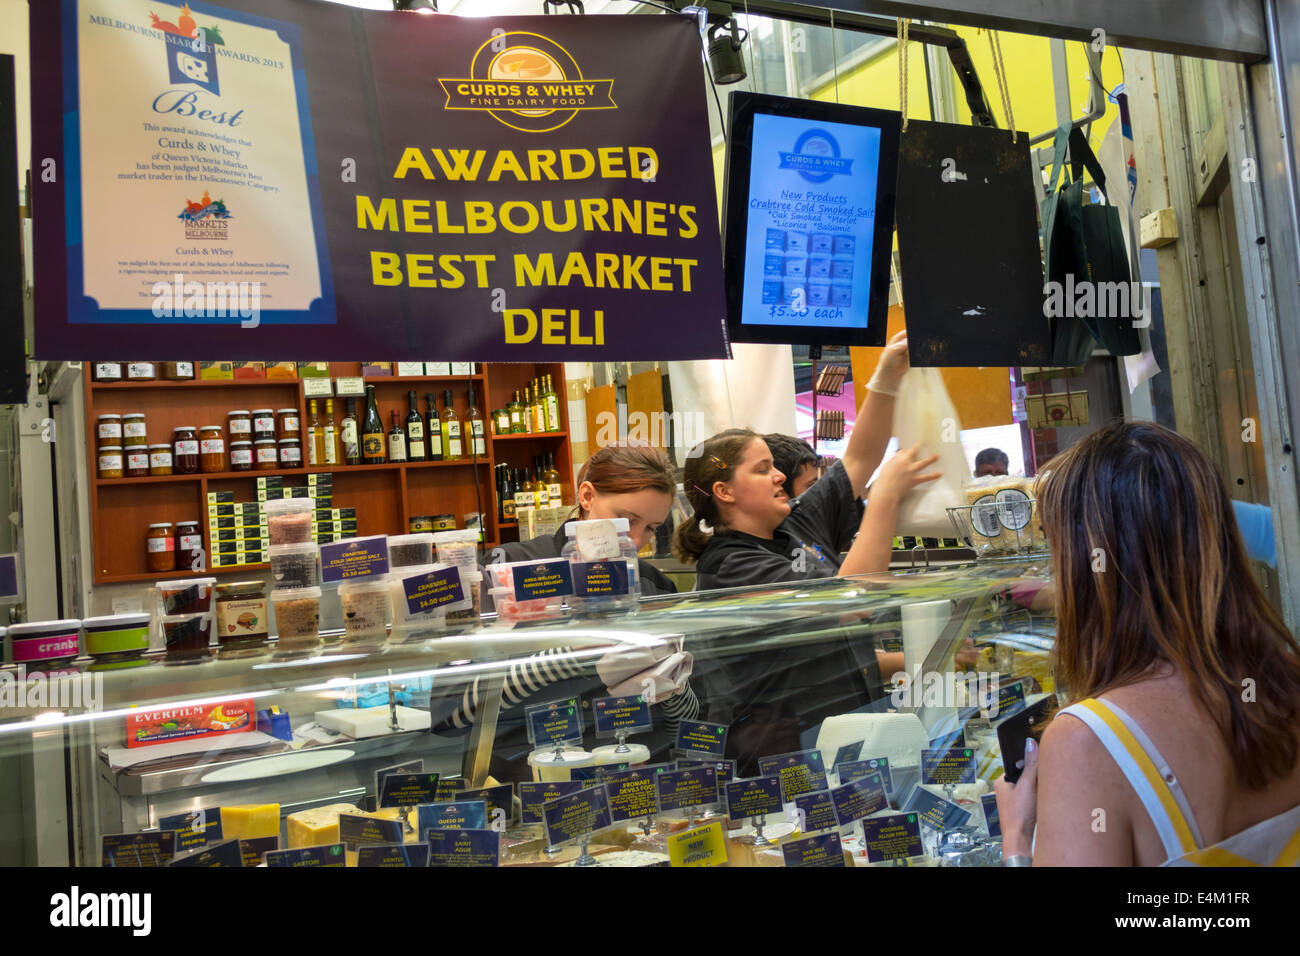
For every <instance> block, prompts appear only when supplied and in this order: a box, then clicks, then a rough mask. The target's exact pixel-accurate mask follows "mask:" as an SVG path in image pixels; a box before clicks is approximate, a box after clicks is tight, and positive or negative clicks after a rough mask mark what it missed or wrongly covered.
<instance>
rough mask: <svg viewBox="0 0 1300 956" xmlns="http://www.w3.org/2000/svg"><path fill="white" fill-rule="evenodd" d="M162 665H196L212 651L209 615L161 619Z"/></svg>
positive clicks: (186, 615)
mask: <svg viewBox="0 0 1300 956" xmlns="http://www.w3.org/2000/svg"><path fill="white" fill-rule="evenodd" d="M162 630H163V641H164V643H165V644H166V647H167V654H166V656H164V657H163V663H164V664H197V663H199V662H201V661H205V660H207V659H208V657H209V655H211V653H212V651H211V649H210V646H209V645H210V644H211V643H212V615H211V614H169V615H166V616H164V617H163V619H162Z"/></svg>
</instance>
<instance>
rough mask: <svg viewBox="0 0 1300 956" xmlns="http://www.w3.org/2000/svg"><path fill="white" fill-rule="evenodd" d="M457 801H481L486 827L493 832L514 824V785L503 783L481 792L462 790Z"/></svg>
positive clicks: (485, 788)
mask: <svg viewBox="0 0 1300 956" xmlns="http://www.w3.org/2000/svg"><path fill="white" fill-rule="evenodd" d="M458 799H460V800H482V801H483V803H484V804H485V805H486V806H487V825H488V827H489V828H491V829H493V830H504V829H505V828H506V827H507V826H508V825H509V824H511V823H513V822H514V816H515V788H514V784H509V783H503V784H501V785H499V786H496V787H484V788H483V789H481V790H464V791H462V792H461V795H460V797H459V798H458Z"/></svg>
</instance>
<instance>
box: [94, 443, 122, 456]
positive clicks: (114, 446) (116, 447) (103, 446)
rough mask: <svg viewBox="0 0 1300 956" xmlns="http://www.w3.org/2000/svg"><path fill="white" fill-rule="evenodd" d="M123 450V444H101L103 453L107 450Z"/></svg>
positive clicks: (101, 452)
mask: <svg viewBox="0 0 1300 956" xmlns="http://www.w3.org/2000/svg"><path fill="white" fill-rule="evenodd" d="M121 450H122V446H121V445H101V446H100V448H99V453H100V454H101V455H102V454H103V453H104V452H106V451H121Z"/></svg>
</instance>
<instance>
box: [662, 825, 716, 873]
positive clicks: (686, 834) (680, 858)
mask: <svg viewBox="0 0 1300 956" xmlns="http://www.w3.org/2000/svg"><path fill="white" fill-rule="evenodd" d="M726 862H727V835H726V831H725V830H724V829H723V826H722V821H721V820H715V821H714V822H712V823H706V824H704V826H700V827H693V828H692V829H690V830H683V831H682V832H681V833H674V834H673V835H672V836H670V837H669V838H668V865H669V866H722V864H724V863H726Z"/></svg>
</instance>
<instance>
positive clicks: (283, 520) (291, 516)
mask: <svg viewBox="0 0 1300 956" xmlns="http://www.w3.org/2000/svg"><path fill="white" fill-rule="evenodd" d="M312 504H313V502H312V499H311V498H281V499H279V500H277V501H268V502H266V503H265V504H264V505H263V506H262V507H263V510H265V511H266V528H267V536H268V537H269V538H270V541H269V543H270V544H306V543H307V542H309V541H311V509H312Z"/></svg>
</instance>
